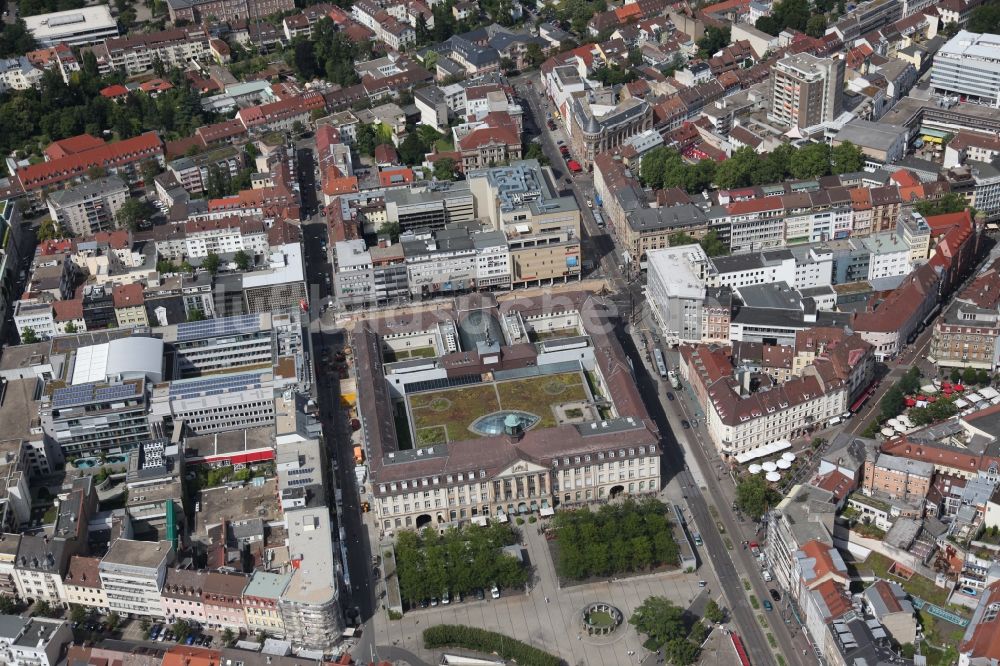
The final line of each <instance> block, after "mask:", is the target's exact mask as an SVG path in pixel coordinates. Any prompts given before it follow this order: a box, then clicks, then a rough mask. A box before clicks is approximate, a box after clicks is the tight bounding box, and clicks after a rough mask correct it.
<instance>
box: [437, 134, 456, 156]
mask: <svg viewBox="0 0 1000 666" xmlns="http://www.w3.org/2000/svg"><path fill="white" fill-rule="evenodd" d="M448 136H451V135H450V134H449V135H448ZM434 145H435V146H437V149H438V152H439V153H449V152H451V151H453V150H455V146H454V144H452V142H451V140H450V139H448V138H447V137H442V138H440V139H438V140H437V141H436V142H435V143H434Z"/></svg>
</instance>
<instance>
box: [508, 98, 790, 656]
mask: <svg viewBox="0 0 1000 666" xmlns="http://www.w3.org/2000/svg"><path fill="white" fill-rule="evenodd" d="M515 85H516V87H517V89H518V91H519V92H520V93H521V96H522V98H523V99H525V100H526V101H527V102H528V109H527V110H528V111H530V113H531V116H532V117H533V119H537V120H536V121H535V122H534V123H533V125H534V128H533V129H537V131H539V132H540V134H539V135H540V137H541V142H542V149H543V151H544V153H545V155H546V156H547V157H548V158H549V161H550V162H551V164H552V165H553V171H554V172H555V173H556V174H557V181H558V182H561V183H562V184H564V185H566V186H568V187H569V188H570V189H571V191H572V192H573V194H574V196H575V197H576V199H577V201H578V202H579V203H580V208H581V210H582V211H583V222H584V224H583V230H582V235H583V242H584V251H585V254H584V256H585V257H587V258H590V257H596V260H595V262H594V263H595V268H596V270H597V271H599V272H600V273H601V274H603V275H604V276H605V277H607V278H608V279H609V281H610V282H611V283H612V284H613V285H614V287H615V293H614V294H613V295H612V296H611V298H610V300H611V301H612V302H614V303H615V304H616V305H617V307H618V310H619V314H620V315H622V317H623V321H628V320H630V319H631V320H634V319H635V315H636V314H637V311H638V309H639V308H641V307H642V305H643V303H644V300H645V296H644V294H643V293H642V286H643V284H642V283H643V279H642V276H641V274H638V273H635V274H633V275H631V276H630V275H629V272H630V271H629V270H628V269H629V267H628V266H625V269H626V271H625V274H623V273H622V271H621V268H622V264H623V262H622V254H621V252H620V249H619V248H618V247H617V246H616V245H615V243H614V239H613V238H612V237H611V236H610V235H609V234H608V233H605V232H604V231H603V230H601V229H599V228H598V227H597V223H596V221H595V220H594V217H593V214H592V211H591V210H590V209H589V208H588V207H587V206H586V200H587V199H588V198H590V199H591V200H593V179H592V177H591V176H590V175H589V174H588V175H583V174H580V175H578V176H576V177H570V176H569V174H568V170H567V169H566V167H565V160H563V158H562V155H561V154H560V152H559V149H558V147H557V144H556V141H557V140H558V137H561V136H562V133H561V130H560V129H557V130H556V132H555V133H553V132H549V131H547V130H546V129H543V128H544V124H545V118H546V117H547V116H548V114H547V112H546V110H545V106H544V105H545V102H544V101H543V100H542V99H540V96H539V95H538V94H537V92H536V90H535V87H534V85H535V82H533V81H532V82H531V84H530V85H529V81H528V80H527V78H525V79H524V80H522V81H520V82H519V83H515ZM526 126H527V123H526ZM526 129H528V128H527V127H526ZM530 134H531V132H530V130H529V136H530ZM554 135H555V137H554ZM567 180H568V182H567ZM588 252H589V254H588ZM620 338H621V340H622V343H623V346H624V347H625V348H626V351H627V353H628V354H629V356H630V358H631V359H632V363H633V367H634V368H635V369H636V379H637V384H638V386H639V388H640V391H641V392H642V394H643V395H645V396H652V395H657V396H659V400H658V401H656V402H654V401H652V400H648V401H647V408H649V410H650V415H651V416H652V417H653V419H654V420H655V421H656V423H657V426H658V427H659V429H660V432H661V435H662V437H663V441H662V445H663V447H664V448H663V455H662V460H663V465H664V467H663V470H662V477H663V483H664V485H666V483H667V482H668V481H669V480H671V479H672V478H673V477H674V476H678V475H679V476H680V479H679V480H680V481H681V483H682V485H683V486H684V487H685V492H686V494H687V502H688V506H689V508H690V510H691V514H692V517H693V518H694V520H695V522H696V523H697V524H698V525H699V528H700V531H701V535H702V539H703V541H704V546H703V547H702V549H701V552H700V553H699V555H700V556H701V557H702V558H705V557H706V556H707V559H708V560H709V561H710V563H711V565H712V567H713V569H714V570H715V572H716V575H717V577H718V579H719V582H720V585H721V588H722V590H723V591H724V592H725V594H726V600H727V602H728V603H727V604H726V605H727V606H728V608H729V609H730V613H731V617H732V620H733V622H735V624H736V625H737V627H738V633H739V634H740V635H741V637H742V638H743V641H744V644H745V645H746V648H747V650H748V652H749V656H750V659H751V662H752V663H753V664H755V665H756V664H773V663H775V659H774V656H773V651H772V650H771V648H770V646H769V644H768V643H767V640H766V637H765V636H764V633H763V631H762V630H761V627H760V624H759V623H758V621H757V619H756V617H755V615H754V611H753V610H752V609H751V608H750V604H749V602H748V600H747V597H746V594H745V593H744V590H743V583H742V580H741V578H747V579H748V580H751V581H752V582H753V583H754V584H756V583H758V582H760V581H759V573H758V568H757V566H756V563H750V562H745V561H744V562H740V565H741V567H740V569H741V570H742V571H740V570H738V569H737V567H736V563H735V562H734V560H733V558H732V557H731V556H730V552H729V551H728V549H727V548H726V546H725V543H724V542H723V537H722V535H720V534H719V532H718V531H717V529H715V520H714V519H713V518H712V516H711V514H710V513H709V509H708V504H709V501H711V502H712V503H714V504H715V506H716V507H717V509H718V511H719V515H720V517H721V518H722V522H723V525H724V527H725V529H726V531H727V532H728V533H729V534H731V535H737V534H739V531H738V530H737V528H736V524H735V521H734V520H733V518H732V515H731V511H730V508H729V504H730V502H729V501H728V500H726V499H725V498H724V497H722V496H721V490H720V489H719V488H717V487H713V485H714V484H712V483H710V482H709V484H708V486H707V489H708V491H709V494H710V495H711V497H710V498H708V499H706V498H705V497H704V496H703V495H702V491H701V489H699V488H698V486H697V484H696V483H695V482H694V479H693V477H692V476H691V474H690V472H689V471H687V467H686V464H685V462H684V461H685V453H684V449H683V448H682V447H681V446H680V445H679V443H678V441H677V438H676V436H675V435H674V430H673V429H672V427H671V424H670V422H669V420H668V418H667V415H666V409H667V405H666V402H665V391H664V389H663V386H662V385H661V384H660V382H659V381H657V379H656V378H655V377H653V376H652V375H651V374H650V373H649V372H648V371H647V366H646V365H645V364H644V363H643V359H642V357H643V356H644V354H643V353H642V352H641V351H640V350H639V349H637V348H636V346H635V344H634V343H633V342H632V340H631V339H630V338H629V337H628V336H627V335H624V334H623V332H622V331H620ZM678 429H679V428H678ZM689 448H691V449H693V450H699V447H698V446H697V445H695V446H692V447H689ZM692 462H693V463H694V464H697V465H699V467H700V469H702V470H708V473H707V474H705V473H703V474H702V476H703V477H704V478H705V479H711V478H714V475H713V474H712V472H711V470H712V469H713V468H712V466H711V464H710V463H709V462H708V460H707V458H706V457H704V456H703V457H702V459H699V460H695V461H691V460H688V463H687V464H691V463H692ZM739 540H740V539H736V540H735V541H736V542H738V541H739ZM736 547H738V546H736ZM734 552H736V554H737V555H739V552H740V551H734ZM737 561H738V560H737ZM755 579H756V580H755ZM755 587H756V585H755ZM766 595H767V592H766V591H764V592H762V593H761V592H758V596H759V598H761V599H763V598H766ZM774 633H775V635H776V638H778V640H779V644H780V645H781V647H782V651H783V652H785V654H786V657H788V659H789V663H791V664H797V663H799V661H798V660H797V659H795V658H794V655H795V654H798V651H797V650H796V649H795V648H793V647H792V646H791V638H790V637H789V636H788V634H787V632H786V631H784V629H783V627H781V628H779V629H778V630H776V631H775V632H774Z"/></svg>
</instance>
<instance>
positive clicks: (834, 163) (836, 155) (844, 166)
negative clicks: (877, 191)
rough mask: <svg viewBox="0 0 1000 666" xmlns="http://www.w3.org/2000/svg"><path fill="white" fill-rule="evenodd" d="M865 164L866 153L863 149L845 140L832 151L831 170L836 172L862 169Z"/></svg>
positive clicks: (850, 171)
mask: <svg viewBox="0 0 1000 666" xmlns="http://www.w3.org/2000/svg"><path fill="white" fill-rule="evenodd" d="M864 166H865V154H864V153H863V152H861V149H860V148H859V147H857V146H856V145H854V144H853V143H851V142H850V141H845V142H843V143H842V144H840V145H839V146H836V147H834V148H833V149H832V150H831V151H830V171H831V172H832V173H835V174H842V173H853V172H855V171H861V169H863V168H864Z"/></svg>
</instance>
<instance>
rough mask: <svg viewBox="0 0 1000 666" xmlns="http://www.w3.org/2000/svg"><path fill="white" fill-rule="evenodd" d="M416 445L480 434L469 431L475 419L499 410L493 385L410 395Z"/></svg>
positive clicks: (432, 443)
mask: <svg viewBox="0 0 1000 666" xmlns="http://www.w3.org/2000/svg"><path fill="white" fill-rule="evenodd" d="M409 401H410V411H411V413H412V414H413V425H414V428H415V429H416V431H417V432H416V440H417V441H416V444H417V446H420V447H424V446H433V445H434V444H439V443H443V442H445V441H450V442H455V441H461V440H463V439H471V438H473V437H479V435H477V434H476V433H474V432H473V431H471V430H469V426H470V425H472V423H473V421H475V420H476V419H478V418H480V417H482V416H486V415H487V414H491V413H493V412H496V411H500V405H499V404H498V403H497V395H496V391H495V390H494V388H493V385H492V384H477V385H475V386H464V387H462V388H456V389H450V390H446V391H429V392H427V393H417V394H415V395H411V396H410V397H409Z"/></svg>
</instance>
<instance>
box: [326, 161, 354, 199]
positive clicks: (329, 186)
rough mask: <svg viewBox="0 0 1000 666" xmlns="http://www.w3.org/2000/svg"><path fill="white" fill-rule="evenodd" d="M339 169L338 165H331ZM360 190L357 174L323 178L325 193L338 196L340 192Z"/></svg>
mask: <svg viewBox="0 0 1000 666" xmlns="http://www.w3.org/2000/svg"><path fill="white" fill-rule="evenodd" d="M330 168H331V169H335V170H337V171H339V169H337V167H330ZM357 191H358V178H357V176H341V177H339V178H325V179H324V180H323V194H326V195H327V196H331V197H333V196H338V195H340V194H350V193H352V192H357Z"/></svg>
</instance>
